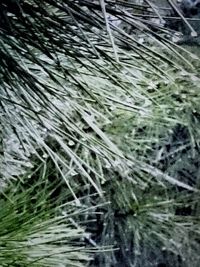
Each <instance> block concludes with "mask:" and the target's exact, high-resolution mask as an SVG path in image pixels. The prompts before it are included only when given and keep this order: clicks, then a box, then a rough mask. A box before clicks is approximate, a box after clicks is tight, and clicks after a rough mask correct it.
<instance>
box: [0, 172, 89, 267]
mask: <svg viewBox="0 0 200 267" xmlns="http://www.w3.org/2000/svg"><path fill="white" fill-rule="evenodd" d="M24 178H26V179H25V182H24V181H23V180H21V181H19V182H17V183H12V184H10V186H8V187H7V189H6V191H4V192H2V193H1V195H0V205H1V213H0V266H24V267H25V266H37V267H42V266H48V267H49V266H71V267H72V266H76V267H79V266H80V267H81V266H85V262H87V261H88V260H89V255H88V253H87V251H86V250H85V248H84V246H83V242H81V239H83V237H84V231H83V229H82V228H80V227H75V226H74V225H73V224H72V223H71V221H70V218H71V216H72V214H73V213H74V212H80V211H78V210H79V209H78V208H76V206H74V205H73V203H72V202H69V203H66V204H65V205H68V210H70V213H69V214H67V215H64V214H62V210H61V208H60V207H59V206H60V204H59V201H58V199H56V198H52V193H53V191H54V190H53V186H52V184H49V182H48V177H47V176H45V177H44V178H43V179H42V177H39V178H38V179H37V177H36V176H34V175H32V176H31V177H28V178H27V177H24ZM27 179H28V180H27ZM34 179H37V181H34ZM65 198H66V199H67V194H66V196H65Z"/></svg>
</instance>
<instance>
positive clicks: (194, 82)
mask: <svg viewBox="0 0 200 267" xmlns="http://www.w3.org/2000/svg"><path fill="white" fill-rule="evenodd" d="M147 5H148V7H149V4H148V3H147V4H146V5H136V4H127V3H126V2H125V1H117V3H116V2H113V1H106V5H105V2H104V1H1V8H0V19H1V28H0V34H1V38H0V42H1V44H0V76H1V85H0V86H1V87H0V90H1V96H0V105H1V126H2V127H1V134H2V147H3V149H2V150H1V152H2V153H1V156H2V161H3V164H2V167H3V169H2V173H3V176H4V179H5V182H7V181H8V178H9V179H10V178H11V177H12V178H17V179H19V175H21V174H22V171H23V167H25V171H26V170H27V169H29V168H30V167H31V165H32V166H34V164H35V162H34V160H31V161H30V158H32V159H33V158H37V159H39V161H40V162H42V164H44V165H45V164H46V162H47V161H49V160H51V161H52V162H53V168H54V169H56V170H58V172H59V175H60V177H62V178H63V180H64V181H65V183H66V184H67V186H68V188H69V190H70V192H71V194H72V196H73V199H75V203H76V204H77V203H78V204H80V197H79V196H81V197H82V196H83V195H85V199H86V200H85V202H86V203H87V204H88V203H89V204H90V205H92V206H93V205H94V206H98V205H100V206H102V203H108V202H109V203H111V204H108V205H107V207H108V208H104V209H102V208H101V209H100V210H98V209H97V210H98V211H99V212H100V214H103V215H102V217H101V218H100V220H99V223H100V225H101V224H102V225H101V226H102V228H100V225H99V229H102V230H101V231H100V230H99V229H97V224H96V217H95V216H94V217H95V218H94V217H92V218H90V216H89V215H87V216H88V220H90V219H95V220H94V222H95V223H91V225H90V224H88V228H89V230H90V232H92V231H94V236H93V239H92V240H93V241H95V242H97V243H100V244H103V245H105V244H107V243H109V245H110V243H112V245H113V244H115V245H116V249H119V248H120V250H118V251H119V252H115V251H114V252H111V253H107V254H106V253H104V254H100V256H97V259H95V260H96V262H95V263H94V264H96V266H98V265H99V266H105V264H107V265H108V266H112V264H115V265H116V266H117V264H118V265H119V266H120V264H121V266H122V264H126V265H127V266H131V264H135V265H136V266H144V263H145V264H147V263H149V262H151V261H152V258H156V261H154V262H153V261H152V266H153V267H154V266H155V265H156V264H157V263H159V261H158V259H160V260H162V257H163V258H165V257H164V256H163V252H162V251H163V250H160V247H161V246H162V248H164V250H165V251H167V255H169V253H170V250H172V247H173V252H172V254H173V255H175V257H181V259H182V262H183V259H184V252H185V251H186V250H187V245H188V247H189V251H192V252H191V254H187V261H184V262H186V264H189V262H190V260H191V259H192V258H193V259H194V261H193V266H195V264H196V263H198V258H197V257H198V254H197V253H196V248H197V243H198V242H196V239H195V238H197V240H198V234H199V233H198V220H197V219H196V217H197V214H198V207H196V203H197V202H198V201H197V200H198V197H197V195H196V194H197V193H198V192H197V189H198V179H195V177H197V178H198V166H196V169H195V170H194V174H192V175H191V174H190V176H189V179H188V176H187V175H186V174H185V173H186V172H185V173H184V174H180V172H179V174H177V173H178V171H179V170H180V168H179V166H177V164H176V163H177V161H178V157H179V156H180V153H182V152H183V153H185V149H186V148H187V149H188V150H189V154H187V153H185V154H184V157H185V160H184V162H183V163H181V164H180V166H183V165H185V162H187V161H188V156H190V158H191V161H192V159H193V158H195V157H196V155H198V148H199V126H198V121H199V119H198V116H199V115H198V114H199V106H198V103H199V101H198V99H199V94H198V87H199V85H198V84H199V76H198V70H196V67H197V68H198V67H199V62H198V58H197V57H195V56H193V57H192V54H191V53H188V52H187V51H185V50H184V49H180V48H178V47H177V46H176V45H172V43H171V42H170V41H168V40H167V39H166V38H165V33H166V30H165V29H163V28H162V27H160V26H159V25H156V24H155V23H152V22H150V21H149V20H148V19H147V18H148V16H147V14H146V13H145V10H147ZM127 7H131V8H132V9H133V11H134V12H132V13H130V12H129V11H127V9H126V8H127ZM124 8H125V9H124ZM152 13H153V14H152ZM149 14H150V15H156V16H158V14H156V13H155V10H153V11H151V13H149ZM108 15H111V16H112V20H113V21H114V20H116V19H120V20H122V21H123V23H125V25H128V26H131V27H132V28H133V29H134V31H135V32H137V34H136V35H134V34H133V35H130V34H128V33H127V32H126V31H125V30H123V29H122V28H120V27H118V26H117V25H116V24H115V23H114V22H113V23H112V22H110V21H109V20H108ZM145 16H146V17H145ZM134 31H133V32H134ZM144 37H145V40H146V41H145V42H141V38H144ZM191 77H192V79H191ZM116 117H117V119H116ZM118 117H119V120H118ZM118 125H120V131H119V130H118V127H119V126H118ZM121 126H122V127H121ZM127 127H128V128H127ZM116 128H117V129H116ZM177 128H179V129H185V130H184V131H186V135H185V138H183V139H182V140H181V142H180V140H179V141H177V140H175V139H174V138H173V137H172V136H173V133H174V132H177ZM180 132H181V131H180ZM180 135H181V133H180ZM10 137H11V138H10ZM174 140H175V141H174ZM165 152H166V153H165ZM171 166H173V168H171ZM181 168H182V167H181ZM59 175H58V176H59ZM195 175H196V176H195ZM89 184H90V185H91V186H89ZM77 185H78V188H79V190H77ZM108 185H109V186H108ZM122 185H123V186H122ZM171 185H172V186H171ZM110 187H111V188H110ZM33 188H34V187H33ZM180 188H182V189H180ZM180 190H183V192H184V193H185V192H187V193H185V195H187V197H186V198H185V199H186V200H187V204H186V203H185V199H184V197H183V196H182V194H181V193H180V192H179V191H180ZM184 190H186V191H184ZM11 191H12V190H11ZM38 191H39V190H38ZM168 191H169V192H168ZM94 192H95V193H96V192H97V193H98V197H97V196H96V195H95V193H94ZM164 192H165V193H164ZM184 193H183V195H184ZM93 194H94V195H95V197H93V198H92V197H90V196H91V195H93ZM124 195H125V196H124ZM19 196H20V195H19ZM152 196H154V197H152ZM4 201H5V200H4ZM85 202H84V203H85ZM172 203H173V205H172ZM25 205H26V204H25ZM149 205H150V206H151V207H149ZM185 205H186V206H187V205H188V206H189V209H190V208H191V209H192V210H194V214H193V212H192V214H190V215H191V217H187V218H186V217H184V216H183V215H180V214H181V213H183V208H184V206H185ZM193 205H194V206H195V208H193ZM45 206H46V204H45ZM171 206H172V207H171ZM178 207H179V211H177V209H178ZM44 208H45V207H44ZM6 209H9V208H7V207H6ZM6 209H5V212H6ZM186 213H187V212H186ZM10 214H12V213H10ZM87 216H86V218H87ZM109 216H110V217H109ZM120 216H121V217H123V218H124V219H123V220H122V221H119V219H116V218H119V217H120ZM135 218H136V219H135ZM32 219H33V218H32V217H31V214H30V220H32ZM111 219H112V220H111ZM179 220H180V222H179ZM188 220H189V222H188ZM77 221H78V222H79V221H81V218H79V217H77ZM91 221H92V220H91ZM102 221H103V222H102ZM113 221H116V222H117V223H118V224H117V225H116V226H115V229H113V228H112V227H114V226H113V224H112V222H113ZM124 221H125V222H124ZM38 222H39V221H38ZM35 223H36V225H37V221H35ZM154 225H155V228H154ZM90 226H91V227H90ZM95 228H96V229H95ZM92 229H93V230H92ZM143 230H144V231H143ZM172 230H173V231H172ZM29 231H30V232H31V231H32V230H31V228H29ZM63 231H64V230H63ZM65 231H66V229H65ZM70 231H71V230H70ZM99 231H100V233H99ZM156 231H158V233H155V232H156ZM152 232H153V233H152ZM31 233H32V232H31ZM124 233H126V235H124ZM183 233H187V235H186V236H184V237H185V240H183V239H182V236H183ZM13 234H14V233H13ZM127 235H128V236H129V237H130V239H129V238H127ZM108 237H111V238H109V242H108ZM183 241H184V242H183ZM61 243H62V242H61ZM61 243H59V249H61V250H62V248H63V249H65V246H64V245H63V244H61ZM159 244H160V245H159ZM180 244H182V246H181V248H180ZM56 245H57V243H56ZM61 245H62V246H61ZM158 246H159V248H158ZM44 249H46V246H45V248H44ZM127 251H129V257H128V259H127V261H126V258H127ZM45 253H46V252H45ZM45 253H44V254H45ZM117 253H118V254H117ZM20 255H21V253H20ZM45 255H47V254H45ZM81 255H82V254H81ZM152 255H153V256H152ZM16 257H17V256H16ZM20 257H21V258H20V261H21V262H23V260H26V261H27V260H28V261H29V260H30V259H29V255H28V256H27V253H25V255H24V254H23V255H22V256H20ZM30 257H31V256H30ZM81 257H82V256H81ZM159 257H160V258H159ZM45 258H46V257H45ZM48 260H49V261H50V260H51V257H50V258H49V259H48ZM57 260H58V259H56V261H57ZM66 260H68V259H66ZM56 261H54V264H55V263H56ZM177 261H179V260H177ZM58 262H59V261H58ZM26 263H27V262H26ZM31 263H33V260H32V258H31ZM6 264H7V263H6ZM8 264H11V265H12V264H13V263H10V262H8ZM44 264H47V266H49V265H48V263H47V262H46V260H44ZM70 264H72V263H70ZM78 264H79V263H78ZM91 264H93V263H91ZM142 264H143V265H142ZM171 264H172V263H171ZM177 264H179V263H177ZM25 265H26V264H25ZM115 265H114V266H115ZM186 266H189V265H186ZM148 267H149V266H148Z"/></svg>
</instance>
